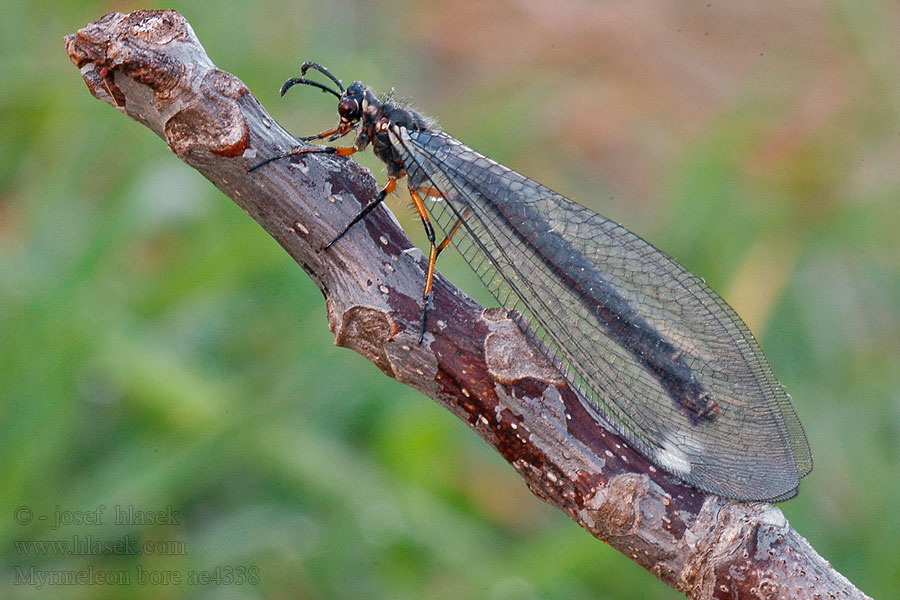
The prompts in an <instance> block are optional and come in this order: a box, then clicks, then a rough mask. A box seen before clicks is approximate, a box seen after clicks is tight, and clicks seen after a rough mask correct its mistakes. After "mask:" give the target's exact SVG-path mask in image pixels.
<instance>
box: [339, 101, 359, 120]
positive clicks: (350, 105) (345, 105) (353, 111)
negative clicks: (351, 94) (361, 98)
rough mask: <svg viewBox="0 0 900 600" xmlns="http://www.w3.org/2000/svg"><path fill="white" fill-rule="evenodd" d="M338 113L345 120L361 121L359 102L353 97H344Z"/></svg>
mask: <svg viewBox="0 0 900 600" xmlns="http://www.w3.org/2000/svg"><path fill="white" fill-rule="evenodd" d="M338 114H339V115H341V119H343V120H345V121H359V102H357V101H356V100H354V99H353V98H344V99H343V100H341V101H340V103H339V104H338Z"/></svg>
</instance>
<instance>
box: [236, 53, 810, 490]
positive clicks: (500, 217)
mask: <svg viewBox="0 0 900 600" xmlns="http://www.w3.org/2000/svg"><path fill="white" fill-rule="evenodd" d="M310 69H313V70H316V71H318V72H320V73H322V74H323V75H325V76H326V77H328V78H329V79H330V80H331V81H332V82H333V83H334V84H335V85H336V86H337V89H334V88H332V87H330V86H328V85H326V84H323V83H321V82H318V81H313V80H310V79H307V78H306V74H307V72H308V71H309V70H310ZM297 84H303V85H309V86H313V87H317V88H319V89H321V90H323V91H325V92H328V93H330V94H333V95H334V96H336V97H337V98H338V115H339V117H340V120H339V122H338V124H337V126H335V127H333V128H332V129H328V130H326V131H323V132H321V133H319V134H317V135H313V136H308V137H303V138H300V139H301V140H302V141H312V140H319V139H325V138H327V139H328V141H334V140H337V139H338V138H341V137H343V136H345V135H347V134H348V133H350V132H351V131H356V138H355V139H354V141H353V145H352V146H308V145H305V146H301V147H298V148H295V149H293V150H291V151H290V152H288V153H286V154H284V155H281V156H275V157H273V158H270V159H268V160H266V161H264V162H262V163H260V164H258V165H256V166H254V167H252V169H251V170H255V169H258V168H259V167H261V166H263V165H266V164H268V163H270V162H272V161H273V160H278V159H280V158H285V157H288V156H294V155H299V154H306V153H312V152H327V153H333V154H338V155H341V156H349V155H351V154H353V153H355V152H358V151H360V150H364V149H365V148H366V147H368V146H369V145H370V144H371V145H372V149H373V151H374V152H375V155H376V156H377V157H378V158H380V159H381V160H382V161H384V163H385V164H386V165H387V174H388V181H387V183H386V184H385V186H384V187H383V188H382V189H381V191H380V192H379V193H378V195H377V196H376V197H375V198H374V199H373V200H372V201H371V202H370V203H369V204H368V205H367V206H366V207H365V208H363V209H362V211H360V213H359V214H358V215H357V216H356V217H354V218H353V219H352V220H351V221H350V222H349V223H348V224H347V225H346V227H344V229H343V230H342V231H341V232H340V233H339V234H338V235H337V236H336V237H335V238H334V239H333V240H332V241H331V242H330V243H329V244H328V245H326V246H325V248H329V247H330V246H332V245H333V244H334V243H335V242H337V241H338V240H340V239H341V238H342V237H343V236H344V234H346V233H347V232H348V231H349V230H350V228H351V227H353V225H354V224H356V223H358V222H359V221H361V220H362V219H364V218H365V216H366V215H367V214H369V213H370V212H371V211H372V209H374V208H375V207H376V206H378V204H380V203H381V202H382V201H383V200H384V198H385V197H386V196H387V195H388V194H390V193H391V192H393V191H394V189H395V187H396V185H397V181H398V180H399V179H402V178H403V177H404V176H405V177H406V182H407V186H408V188H409V194H410V196H411V197H412V200H413V203H414V204H415V207H416V210H417V212H418V213H419V216H420V217H421V218H422V223H423V225H424V226H425V231H426V233H427V235H428V242H429V256H428V270H427V273H426V276H425V284H424V294H423V297H424V300H423V310H422V323H421V335H422V336H424V334H425V331H426V326H427V320H426V317H427V307H428V305H429V300H430V296H431V284H432V279H433V277H434V265H435V261H436V260H437V257H438V254H440V252H441V251H442V250H443V249H444V248H445V247H446V246H447V244H448V243H449V242H450V241H452V242H453V244H454V245H455V246H456V247H457V249H458V250H459V251H460V253H461V254H462V255H463V257H464V258H465V259H466V261H467V262H468V263H469V264H470V265H471V266H472V268H473V269H474V270H475V272H476V273H477V274H478V276H479V277H480V278H481V280H482V281H483V282H484V283H485V285H486V286H487V287H488V289H489V290H490V291H491V292H492V293H493V294H494V297H495V298H496V299H497V300H498V301H499V302H500V303H501V304H503V305H504V306H506V307H509V308H515V309H517V310H518V311H519V312H520V313H521V314H522V315H524V316H523V317H522V318H520V320H519V323H520V326H521V327H522V329H523V330H524V331H525V332H526V334H528V335H529V336H531V337H532V338H533V339H534V340H535V341H536V342H537V344H536V345H537V346H538V347H539V348H541V349H542V351H543V352H544V353H545V354H546V356H547V358H548V359H549V360H550V361H551V362H552V363H553V364H554V365H555V366H556V367H557V368H558V369H559V370H560V371H561V372H562V373H563V374H564V375H565V376H566V378H567V379H568V381H569V382H570V384H572V386H573V387H574V388H575V389H576V390H578V392H579V393H580V394H581V395H582V397H583V398H584V399H585V400H586V401H587V403H588V404H589V405H590V406H591V407H592V408H593V409H594V411H593V413H592V414H594V416H595V418H597V419H598V421H601V422H603V423H608V424H609V425H611V426H612V427H613V428H614V429H616V430H617V431H618V432H619V433H620V434H621V435H622V436H624V437H625V438H626V439H627V440H629V441H630V442H631V443H632V444H634V446H635V447H636V448H637V449H638V450H639V451H640V452H641V453H642V454H644V455H645V456H647V457H648V458H649V459H650V460H652V461H653V462H654V463H655V464H657V465H658V466H659V467H661V468H662V469H664V470H665V471H667V472H668V473H671V474H672V475H675V476H676V477H679V478H680V479H682V480H683V481H685V482H687V483H689V484H691V485H694V486H696V487H698V488H700V489H702V490H705V491H708V492H712V493H715V494H719V495H722V496H726V497H729V498H734V499H737V500H783V499H786V498H790V497H791V496H793V495H794V494H796V492H797V487H798V485H799V481H800V479H801V478H802V477H804V476H805V475H806V474H808V473H809V472H810V470H811V469H812V457H811V456H810V452H809V446H808V444H807V441H806V436H805V435H804V433H803V428H802V426H801V425H800V421H799V420H798V419H797V416H796V414H795V413H794V410H793V408H792V407H791V404H790V399H789V397H788V395H787V394H786V393H785V392H784V390H783V388H782V386H781V384H780V383H779V382H778V380H777V379H776V377H775V374H774V373H773V372H772V369H771V368H770V367H769V364H768V362H767V361H766V358H765V356H764V355H763V352H762V350H761V349H760V347H759V344H758V343H757V342H756V340H755V339H754V338H753V335H752V334H751V333H750V331H749V329H748V328H747V326H746V325H745V324H744V322H743V321H741V319H740V317H738V315H737V314H736V313H735V312H734V310H733V309H732V308H731V307H730V306H728V305H727V304H726V303H725V301H724V300H722V299H721V298H720V297H719V296H718V295H717V294H716V293H715V292H714V291H713V290H712V289H710V288H709V286H707V285H706V283H705V282H704V281H703V280H702V279H700V278H699V277H697V276H696V275H694V274H693V273H691V272H689V271H688V270H687V269H685V268H684V267H682V266H681V265H680V264H678V263H677V262H676V261H675V260H674V259H673V258H671V257H669V256H668V255H666V254H665V253H663V252H661V251H660V250H658V249H656V248H654V247H653V246H652V245H650V244H649V243H647V242H645V241H644V240H643V239H641V238H640V237H638V236H636V235H635V234H633V233H631V232H630V231H628V230H627V229H625V228H624V227H622V226H621V225H618V224H616V223H613V222H612V221H610V220H608V219H606V218H604V217H602V216H600V215H598V214H596V213H594V212H593V211H591V210H588V209H587V208H584V207H583V206H580V205H579V204H576V203H575V202H573V201H572V200H569V199H568V198H565V197H563V196H561V195H560V194H557V193H556V192H554V191H552V190H550V189H548V188H546V187H544V186H542V185H540V184H539V183H537V182H535V181H532V180H531V179H528V178H527V177H525V176H524V175H521V174H519V173H517V172H516V171H513V170H512V169H509V168H508V167H505V166H503V165H501V164H499V163H497V162H495V161H493V160H491V159H489V158H487V157H485V156H483V155H481V154H479V153H478V152H476V151H474V150H472V149H471V148H469V147H467V146H465V145H464V144H462V143H461V142H459V141H458V140H456V139H455V138H453V137H451V136H449V135H447V134H446V133H444V132H443V131H440V130H438V129H437V128H436V127H435V125H434V124H433V122H432V121H431V120H430V119H428V118H427V117H424V116H423V115H421V114H419V113H418V112H416V111H415V110H413V109H412V108H410V107H409V106H407V105H405V104H403V103H401V102H398V101H396V100H394V99H392V98H390V97H383V98H380V99H379V98H378V97H377V96H376V95H375V92H374V91H373V90H372V88H370V87H367V86H365V85H364V84H363V83H362V82H359V81H355V82H353V83H352V84H350V86H349V87H347V88H346V89H345V88H344V86H343V85H342V84H341V82H340V81H339V80H338V78H337V77H335V76H334V75H332V74H331V73H330V72H329V71H328V70H327V69H325V68H324V67H322V66H320V65H318V64H316V63H313V62H306V63H304V64H303V66H302V68H301V70H300V77H296V78H291V79H288V80H287V81H286V82H285V83H284V85H283V86H282V87H281V93H282V95H283V94H284V93H285V92H286V91H287V90H288V89H290V88H291V87H292V86H294V85H297ZM423 198H426V199H432V200H441V201H440V202H434V203H433V204H432V205H431V207H430V210H429V208H428V207H426V204H425V201H424V200H423ZM432 218H433V219H434V221H436V222H437V223H438V225H439V227H440V228H441V229H442V230H443V232H444V233H445V235H446V237H445V238H444V240H443V241H442V242H440V243H439V244H436V243H435V242H436V237H435V233H434V227H433V226H432V224H431V220H432Z"/></svg>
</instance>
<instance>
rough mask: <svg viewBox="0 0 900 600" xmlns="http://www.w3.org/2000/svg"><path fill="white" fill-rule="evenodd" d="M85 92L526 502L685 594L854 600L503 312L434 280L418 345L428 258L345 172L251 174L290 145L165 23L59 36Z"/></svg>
mask: <svg viewBox="0 0 900 600" xmlns="http://www.w3.org/2000/svg"><path fill="white" fill-rule="evenodd" d="M65 42H66V50H67V51H68V53H69V56H70V57H71V59H72V61H73V62H74V63H75V64H76V65H77V66H78V67H79V68H80V69H81V74H82V77H83V78H84V81H85V83H86V84H87V86H88V89H89V90H90V92H91V93H92V94H93V95H94V96H95V97H97V98H99V99H101V100H103V101H105V102H108V103H109V104H111V105H113V106H115V107H116V108H118V109H119V110H120V111H122V112H124V113H125V114H127V115H128V116H130V117H131V118H133V119H135V120H137V121H139V122H140V123H143V124H144V125H146V126H147V127H149V128H150V129H152V130H153V131H154V132H155V133H156V134H157V135H159V136H160V137H162V138H163V139H164V140H165V141H166V143H167V144H168V145H169V147H170V148H171V149H172V151H173V152H174V153H175V154H176V155H177V156H178V157H179V158H181V159H182V160H184V161H185V162H186V163H188V164H189V165H191V166H192V167H194V168H195V169H197V170H198V171H200V172H201V173H202V174H203V175H204V176H205V177H206V178H207V179H209V180H210V181H211V182H212V183H213V184H214V185H216V187H218V188H219V189H220V190H222V191H223V192H224V193H225V194H226V195H228V196H229V197H230V198H231V199H232V200H234V201H235V202H236V203H237V204H238V205H239V206H241V207H242V208H243V209H244V210H245V211H246V212H247V213H248V214H249V215H250V216H251V217H253V218H254V219H255V220H256V221H257V222H258V223H259V224H260V225H261V226H262V227H263V228H265V230H266V231H267V232H268V233H269V234H270V235H272V237H274V238H275V239H276V240H277V241H278V242H279V243H280V244H281V246H282V247H284V249H285V250H287V252H288V253H289V254H290V255H291V256H292V257H293V258H294V259H295V260H296V261H297V263H298V264H300V265H301V266H302V267H303V269H304V270H305V271H306V272H307V273H309V275H310V276H311V277H312V279H313V280H314V281H315V282H316V284H317V285H318V286H319V288H320V289H321V290H322V293H323V294H324V295H325V299H326V306H327V313H328V321H329V325H330V327H331V329H332V331H333V332H334V334H335V342H336V343H337V344H338V345H341V346H345V347H347V348H352V349H354V350H356V351H357V352H359V353H360V354H361V355H363V356H364V357H366V358H367V359H369V360H371V361H372V362H373V363H375V364H376V365H377V366H378V367H379V368H380V369H381V370H382V371H383V372H384V373H385V374H386V375H388V376H389V377H393V378H395V379H397V380H399V381H402V382H404V383H406V384H408V385H411V386H413V387H415V388H416V389H418V390H421V391H422V392H423V393H424V394H427V395H428V396H430V397H432V398H433V399H434V400H435V401H437V402H439V403H440V404H441V405H443V406H445V407H447V408H448V409H449V410H450V411H451V412H453V413H454V414H456V415H457V416H458V417H459V418H461V419H462V420H464V421H465V422H467V423H468V424H469V425H470V426H471V427H472V428H473V429H475V430H476V431H477V432H478V434H479V435H480V436H481V437H482V438H484V440H485V441H486V442H487V443H489V444H490V445H492V446H493V447H494V448H496V449H497V451H498V452H500V454H501V455H502V456H503V457H504V458H505V459H506V460H507V461H509V462H510V464H511V465H512V466H513V468H514V469H515V470H516V471H517V472H518V473H519V474H520V475H521V476H522V478H523V479H524V480H525V482H526V484H527V485H528V487H529V489H531V491H532V492H533V493H534V494H536V495H537V496H539V497H540V498H542V499H544V500H546V501H547V502H549V503H551V504H553V505H554V506H556V507H558V508H559V509H560V510H562V511H564V512H565V513H566V514H567V515H569V517H571V518H572V520H574V521H575V522H576V523H578V524H579V525H581V526H582V527H584V528H585V529H587V530H588V531H590V532H591V533H592V534H593V535H595V536H596V537H598V538H600V539H603V540H605V541H607V542H609V543H610V544H611V545H612V546H614V547H616V548H617V549H619V550H620V551H621V552H622V553H624V554H626V555H628V556H629V557H631V558H632V559H634V560H635V561H637V562H638V563H639V564H641V565H643V566H644V567H645V568H647V569H648V570H649V571H651V572H652V573H653V574H655V575H656V576H657V577H658V578H659V579H661V580H662V581H664V582H665V583H667V584H669V585H671V586H673V587H675V588H677V589H678V590H681V591H682V592H684V593H685V594H686V595H687V596H688V597H690V598H704V599H705V598H865V597H866V596H865V595H864V594H862V593H861V592H860V591H859V590H857V589H856V588H855V587H853V585H852V584H851V583H850V582H849V581H847V580H846V579H845V578H844V577H843V576H841V575H840V574H839V573H837V572H836V571H835V570H834V569H833V568H832V567H831V566H830V565H829V564H828V562H827V561H825V560H824V559H823V558H821V557H820V556H819V555H818V554H817V553H816V552H815V551H814V550H813V549H812V547H810V546H809V544H808V543H807V542H806V540H805V539H803V538H802V537H801V536H800V535H799V534H797V533H796V532H795V531H794V530H793V529H792V528H791V527H790V525H789V523H788V522H787V520H786V519H785V518H784V516H783V514H782V513H781V511H780V510H779V509H778V508H776V507H774V506H772V505H770V504H766V503H759V502H750V503H735V502H730V501H728V500H725V499H722V498H720V497H717V496H712V495H707V494H704V493H702V492H700V491H698V490H695V489H693V488H691V487H689V486H686V485H685V484H683V483H681V482H680V481H678V480H677V479H675V478H673V477H671V476H669V475H667V474H665V473H663V472H662V471H661V470H659V469H657V468H656V467H654V466H653V465H652V464H651V463H650V462H648V461H647V460H646V459H645V458H644V457H643V456H641V455H640V454H638V453H637V452H636V451H635V450H633V449H632V448H631V447H630V446H629V445H628V444H627V443H625V442H624V441H623V440H622V439H621V438H619V437H618V436H617V435H616V434H615V433H612V432H610V431H608V430H607V429H605V428H603V427H602V426H601V425H600V424H599V423H598V421H597V419H596V418H595V413H594V410H593V409H592V408H591V406H590V405H588V404H586V403H585V402H583V401H582V400H581V399H580V398H579V397H578V396H577V395H576V394H575V393H574V392H573V391H572V389H570V388H569V387H568V385H567V384H566V382H565V380H564V379H563V377H562V376H561V375H560V374H559V373H558V372H557V371H556V370H554V369H553V367H551V366H550V365H549V364H548V363H547V361H546V360H545V359H544V358H543V356H542V355H541V354H540V352H539V351H537V350H536V349H535V348H534V347H532V346H531V345H530V343H529V342H528V340H527V339H526V338H525V336H524V335H523V334H522V333H521V331H520V329H519V327H518V326H517V325H516V323H515V320H514V315H510V314H509V313H508V312H507V311H506V310H504V309H497V308H490V309H485V308H484V307H482V306H480V305H478V304H477V303H476V302H474V301H473V300H471V299H470V298H468V297H467V296H466V295H465V294H463V293H462V292H461V291H459V290H458V289H457V288H455V287H454V286H453V285H452V284H451V283H449V282H448V281H446V280H445V279H444V278H443V277H440V276H439V275H438V276H436V278H435V286H434V308H433V311H432V312H431V313H430V315H431V318H430V319H429V327H428V332H427V333H426V336H425V342H424V343H423V344H421V345H420V344H418V342H417V339H418V328H419V316H420V312H419V311H420V297H421V292H422V285H423V279H424V273H425V262H426V261H425V258H424V256H423V255H422V253H421V252H420V251H419V250H417V249H416V248H415V247H414V246H412V244H411V243H410V242H409V240H408V239H407V238H406V236H405V235H404V234H403V232H402V231H401V229H400V227H399V225H398V224H397V222H396V221H395V220H394V218H393V217H392V215H391V214H390V212H389V211H387V209H385V208H383V207H380V208H378V209H376V210H375V211H373V212H372V214H371V215H370V216H369V217H368V218H367V219H366V220H365V221H364V222H363V223H361V224H359V225H357V226H356V227H354V228H353V229H352V230H351V232H350V233H349V234H348V235H347V236H345V237H344V238H342V240H341V243H340V244H336V245H335V246H334V247H333V248H331V249H329V250H328V251H321V248H322V246H323V245H324V244H325V243H327V242H328V241H330V240H331V239H332V238H333V237H334V235H335V234H336V233H337V231H338V229H339V228H340V226H341V225H343V224H344V223H346V222H347V221H348V220H349V219H350V218H352V216H354V215H355V214H356V213H357V212H358V211H359V209H360V207H361V206H362V205H364V204H365V203H367V202H368V201H369V200H370V199H371V198H373V197H374V196H375V193H376V187H375V181H374V179H373V178H372V176H371V174H370V173H369V172H368V171H367V170H365V169H363V168H362V167H360V166H359V165H357V164H356V163H355V162H353V161H352V160H349V159H345V158H341V157H335V156H328V155H322V154H316V155H303V156H298V157H294V158H292V159H290V160H283V161H278V162H275V163H272V164H271V165H269V166H267V167H266V168H264V169H260V170H259V171H255V172H253V173H248V172H247V168H248V167H249V166H251V165H253V164H255V163H256V162H259V161H260V160H261V159H262V158H266V157H269V156H273V155H275V154H277V153H281V152H284V151H285V150H286V149H288V148H291V147H293V146H294V145H295V144H296V143H297V141H296V140H295V139H294V138H293V137H292V136H291V135H290V134H289V133H288V132H287V131H285V130H284V129H283V128H281V127H280V126H279V125H278V124H277V123H275V121H274V120H273V119H272V118H271V117H270V116H269V115H268V114H267V113H266V111H265V110H264V109H263V108H262V106H261V105H260V104H259V102H258V101H257V100H256V98H255V97H254V96H253V95H252V94H251V93H250V92H249V90H248V89H247V88H246V86H244V84H243V83H242V82H241V81H240V80H238V79H237V78H236V77H235V76H233V75H231V74H229V73H226V72H224V71H220V70H218V69H217V68H216V67H215V65H214V64H213V63H212V61H211V60H210V59H209V57H208V56H207V55H206V52H205V50H204V49H203V47H202V46H201V45H200V42H199V41H198V40H197V38H196V36H195V35H194V32H193V30H192V29H191V27H190V25H189V24H188V23H187V21H186V20H185V19H184V17H182V16H181V15H180V14H178V13H177V12H175V11H170V10H160V11H155V10H142V11H137V12H134V13H132V14H130V15H124V14H120V13H110V14H108V15H106V16H104V17H102V18H101V19H99V20H97V21H95V22H93V23H91V24H89V25H88V26H86V27H85V28H83V29H81V30H79V31H78V32H77V33H75V34H72V35H69V36H67V37H66V39H65Z"/></svg>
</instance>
